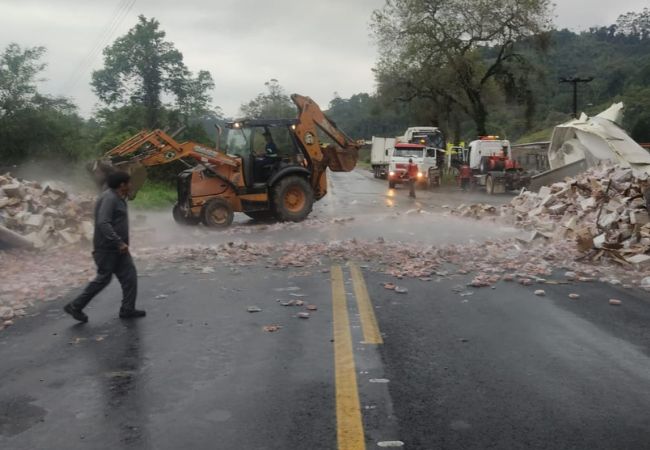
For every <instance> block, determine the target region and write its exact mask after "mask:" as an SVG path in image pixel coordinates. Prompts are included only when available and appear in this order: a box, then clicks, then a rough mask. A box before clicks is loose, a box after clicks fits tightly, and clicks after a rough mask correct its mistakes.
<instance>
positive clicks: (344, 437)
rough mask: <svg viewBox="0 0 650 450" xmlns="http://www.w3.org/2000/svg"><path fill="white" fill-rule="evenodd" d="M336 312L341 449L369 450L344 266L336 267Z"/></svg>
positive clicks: (333, 294) (337, 416) (335, 344)
mask: <svg viewBox="0 0 650 450" xmlns="http://www.w3.org/2000/svg"><path fill="white" fill-rule="evenodd" d="M332 312H333V317H334V369H335V370H334V372H335V381H336V437H337V442H338V450H365V448H366V441H365V437H364V431H363V422H362V419H361V407H360V404H359V389H358V387H357V376H356V369H355V367H354V353H353V352H352V332H351V331H350V318H349V317H348V304H347V297H346V294H345V287H344V284H343V270H342V269H341V266H332Z"/></svg>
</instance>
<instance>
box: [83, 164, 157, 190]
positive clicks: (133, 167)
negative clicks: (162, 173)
mask: <svg viewBox="0 0 650 450" xmlns="http://www.w3.org/2000/svg"><path fill="white" fill-rule="evenodd" d="M87 169H88V171H89V172H90V174H91V175H92V177H93V179H94V181H95V183H96V184H97V187H98V188H99V189H106V178H107V177H108V175H109V174H110V173H112V172H116V171H118V170H119V171H123V172H126V173H128V174H129V175H131V190H130V191H129V199H130V200H133V199H134V198H135V196H136V194H137V193H138V191H139V190H140V188H141V187H142V185H143V184H144V182H145V181H146V180H147V168H146V167H145V166H143V165H142V164H140V163H139V162H133V163H129V162H123V163H119V164H113V163H111V161H110V160H107V159H101V160H99V159H98V160H96V161H93V162H91V163H90V164H88V166H87Z"/></svg>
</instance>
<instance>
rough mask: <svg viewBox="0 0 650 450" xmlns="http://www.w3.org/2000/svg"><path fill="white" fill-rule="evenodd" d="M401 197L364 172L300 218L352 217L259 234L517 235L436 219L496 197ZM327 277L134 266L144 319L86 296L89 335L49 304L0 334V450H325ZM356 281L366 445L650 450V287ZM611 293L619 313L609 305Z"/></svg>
mask: <svg viewBox="0 0 650 450" xmlns="http://www.w3.org/2000/svg"><path fill="white" fill-rule="evenodd" d="M407 193H408V192H407V190H406V189H403V188H402V189H397V190H394V191H389V190H387V186H386V183H385V182H383V181H379V180H374V179H372V177H371V176H370V175H369V174H367V173H365V172H360V171H358V172H354V173H352V174H335V176H333V177H332V184H331V188H330V195H328V197H326V198H325V199H324V200H323V201H321V202H319V203H318V204H317V206H316V207H315V210H314V216H315V217H316V218H331V217H341V216H354V217H355V218H356V219H355V221H353V222H351V223H350V224H349V225H347V226H345V227H332V229H331V230H325V231H319V232H318V236H314V233H313V232H311V231H308V230H307V231H302V230H297V231H296V230H291V231H289V232H283V231H281V230H279V231H273V235H272V238H273V239H276V240H283V239H287V240H288V239H323V240H334V239H343V238H351V237H358V238H369V239H373V238H375V237H380V236H381V237H384V238H385V239H393V240H409V241H413V240H418V241H423V242H427V243H444V242H462V241H463V240H468V239H474V240H477V241H479V240H480V239H484V238H486V237H492V236H509V235H513V234H515V233H516V230H510V229H505V228H502V227H491V228H489V229H486V227H485V226H483V225H481V224H478V223H472V222H467V221H460V220H458V219H453V218H448V217H445V216H444V212H445V211H446V209H445V208H444V206H445V205H458V204H461V203H470V202H475V201H485V200H491V201H492V202H494V201H496V202H505V201H508V199H509V197H508V196H507V195H504V196H497V197H496V198H492V197H487V196H486V195H485V194H482V193H463V192H459V191H458V190H456V189H453V188H446V190H444V191H442V192H421V191H419V192H418V194H419V195H418V197H419V198H418V199H417V200H415V201H413V200H411V199H408V198H407ZM163 225H164V226H167V225H165V224H163ZM161 226H162V225H161ZM169 226H170V227H172V226H173V225H169ZM195 237H196V239H197V240H204V239H205V236H203V235H196V236H195ZM235 237H237V236H235ZM241 238H242V239H248V238H252V239H254V238H256V236H250V235H243V236H241ZM216 239H221V238H216ZM223 239H233V236H227V237H224V238H223ZM328 269H329V265H325V266H323V271H321V270H310V271H306V272H304V273H300V272H298V271H280V270H270V269H265V268H263V267H258V268H242V269H241V270H237V271H233V270H231V269H228V268H226V267H216V268H215V272H214V273H208V274H201V273H196V272H189V273H188V272H186V271H184V270H182V269H181V268H174V267H169V268H167V269H157V268H154V267H148V266H146V265H140V266H139V270H140V275H141V277H140V295H139V300H138V306H139V307H142V308H144V309H146V310H147V313H148V316H147V317H146V318H145V319H140V320H136V321H124V320H120V319H118V318H117V312H118V308H119V287H118V286H117V285H116V283H115V282H114V284H112V285H111V286H110V287H109V288H108V289H107V290H106V291H105V292H103V293H102V294H101V295H100V296H98V297H97V298H96V299H95V300H94V301H93V302H92V303H91V306H90V307H89V308H88V310H87V312H88V314H89V316H90V322H89V323H88V324H84V325H76V324H74V322H73V321H72V320H71V319H70V318H69V317H68V316H66V315H65V314H63V313H62V311H61V307H62V305H63V302H58V301H55V302H49V303H45V304H43V305H41V306H40V307H38V308H35V309H34V310H33V311H32V312H31V315H30V316H29V317H27V318H24V319H22V320H18V321H17V322H16V324H15V325H14V326H12V327H10V328H9V329H7V330H5V331H3V332H2V333H1V334H0V448H2V449H105V448H127V449H131V448H133V449H141V448H142V449H178V448H188V449H305V450H309V449H336V448H337V420H336V389H335V384H336V383H335V367H334V352H333V330H332V321H333V314H332V287H331V280H330V274H329V272H327V270H328ZM363 273H364V277H365V281H366V285H367V289H368V292H369V295H370V298H371V301H372V303H373V305H374V311H375V313H376V316H377V321H378V327H379V330H380V332H381V334H382V336H383V340H384V343H383V344H381V345H368V344H365V343H364V341H363V336H362V332H363V329H362V328H363V327H362V324H361V323H360V321H359V310H358V306H357V302H356V299H355V295H354V293H353V289H352V287H351V282H350V272H349V270H348V268H344V279H345V291H346V293H347V294H346V295H347V301H348V303H347V308H348V312H349V314H350V327H351V336H352V348H353V352H354V361H355V363H356V366H355V370H356V374H357V377H356V378H357V384H358V391H359V406H360V409H361V413H362V418H363V426H364V430H363V431H364V434H365V441H366V447H367V448H369V449H370V448H380V447H379V446H378V443H379V442H387V441H402V442H403V443H404V446H403V447H402V448H407V449H427V450H428V449H519V448H522V449H524V448H535V449H538V448H539V449H647V448H650V445H649V444H648V442H650V414H648V410H649V409H650V332H649V331H648V323H650V307H649V304H648V302H649V300H648V295H647V293H645V292H640V291H635V290H624V289H622V288H618V287H613V286H609V285H603V284H601V283H597V282H594V283H582V284H580V285H558V286H552V285H545V286H544V289H545V290H546V293H547V295H546V297H537V296H535V295H534V294H533V291H534V289H535V288H536V287H535V286H531V287H524V286H520V285H515V284H507V283H500V284H498V285H497V287H496V289H494V290H492V289H489V288H488V289H476V290H473V291H472V292H473V294H472V295H470V296H464V297H462V296H460V295H459V294H458V293H457V292H454V291H453V290H452V288H453V287H454V286H456V285H464V284H465V283H467V282H468V281H469V278H468V277H469V276H462V275H458V276H454V277H451V278H445V279H440V280H437V279H434V280H432V281H430V282H422V281H418V280H399V281H398V284H400V285H403V286H404V287H407V288H408V289H409V292H408V294H405V295H400V294H397V293H395V292H393V291H388V290H385V289H383V287H382V286H381V283H383V282H385V281H394V280H391V279H389V278H388V277H386V276H384V275H381V274H377V273H374V272H372V271H370V270H368V269H365V270H364V272H363ZM569 292H577V293H580V294H581V299H579V300H569V299H568V297H567V296H568V293H569ZM292 293H293V294H297V295H304V297H295V296H292V295H291V294H292ZM156 297H158V298H156ZM613 297H615V298H619V299H621V300H622V301H623V304H622V305H621V306H619V307H613V306H610V305H609V304H608V303H607V300H608V299H609V298H613ZM296 298H301V299H304V300H305V301H307V302H308V303H313V304H315V305H317V306H318V311H316V312H313V313H312V315H311V317H310V318H309V319H300V318H298V317H296V315H297V313H298V312H299V311H301V310H302V309H301V308H299V307H296V306H293V307H292V306H289V307H286V306H282V305H281V304H280V303H279V302H278V301H277V300H282V301H286V300H291V299H296ZM66 300H67V299H66ZM249 306H258V307H259V308H261V309H262V311H261V312H256V313H249V312H247V308H248V307H249ZM265 325H280V326H281V327H282V328H280V329H279V330H278V331H276V332H273V333H270V332H266V331H264V330H263V327H264V326H265ZM378 381H379V382H378Z"/></svg>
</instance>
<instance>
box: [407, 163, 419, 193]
mask: <svg viewBox="0 0 650 450" xmlns="http://www.w3.org/2000/svg"><path fill="white" fill-rule="evenodd" d="M406 176H407V177H408V179H409V197H411V198H415V183H416V182H417V181H418V166H417V164H414V163H413V159H411V158H409V165H408V167H407V168H406Z"/></svg>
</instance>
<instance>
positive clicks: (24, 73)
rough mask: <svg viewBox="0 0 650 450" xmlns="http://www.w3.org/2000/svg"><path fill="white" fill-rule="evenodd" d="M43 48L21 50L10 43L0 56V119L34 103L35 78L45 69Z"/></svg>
mask: <svg viewBox="0 0 650 450" xmlns="http://www.w3.org/2000/svg"><path fill="white" fill-rule="evenodd" d="M44 54H45V47H32V48H26V49H22V48H21V47H20V46H19V45H18V44H16V43H11V44H9V45H8V46H7V48H6V49H5V50H4V52H2V55H1V56H0V117H5V116H10V115H12V114H14V113H15V112H16V111H18V110H20V109H22V108H25V107H26V106H28V105H30V104H32V102H33V101H34V99H35V97H36V95H37V90H36V82H37V81H38V80H37V79H36V77H37V76H38V74H39V73H40V72H42V71H43V69H45V63H43V62H41V58H42V57H43V55H44Z"/></svg>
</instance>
